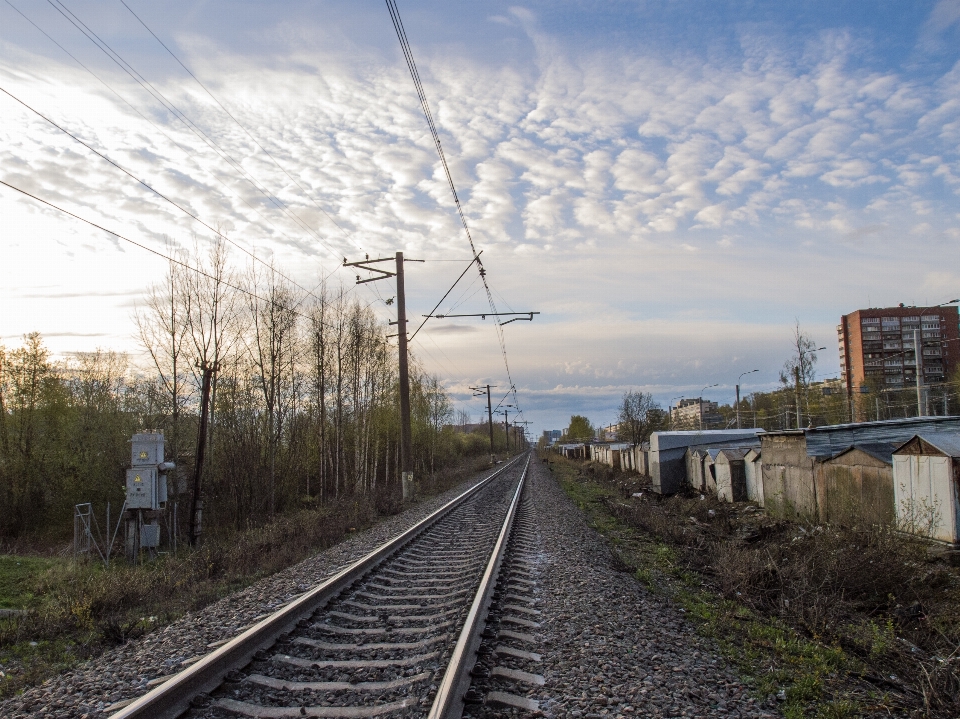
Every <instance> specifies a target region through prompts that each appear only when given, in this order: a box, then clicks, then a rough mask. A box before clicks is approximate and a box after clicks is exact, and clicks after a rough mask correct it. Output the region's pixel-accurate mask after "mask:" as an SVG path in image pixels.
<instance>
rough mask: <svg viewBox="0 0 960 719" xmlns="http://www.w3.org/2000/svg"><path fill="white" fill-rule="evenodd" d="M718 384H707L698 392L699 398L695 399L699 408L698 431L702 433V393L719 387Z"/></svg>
mask: <svg viewBox="0 0 960 719" xmlns="http://www.w3.org/2000/svg"><path fill="white" fill-rule="evenodd" d="M719 386H720V385H719V384H708V385H707V386H706V387H704V388H703V389H702V390H700V396H699V397H697V403H698V406H699V408H700V431H701V432H702V431H703V393H704V391H705V390H708V389H710V388H711V387H719Z"/></svg>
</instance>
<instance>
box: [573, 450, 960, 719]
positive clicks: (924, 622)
mask: <svg viewBox="0 0 960 719" xmlns="http://www.w3.org/2000/svg"><path fill="white" fill-rule="evenodd" d="M578 471H579V472H580V477H581V479H584V480H589V481H591V482H592V483H597V484H598V485H600V486H601V487H603V488H604V489H605V490H606V491H605V493H604V495H603V499H602V501H603V503H604V505H605V507H606V511H607V512H609V514H610V515H611V516H612V517H614V518H615V519H616V520H618V521H619V522H621V523H623V524H625V525H627V526H629V527H633V528H635V529H638V530H640V531H642V532H643V533H645V534H648V535H651V536H653V537H655V538H656V539H657V540H658V541H660V542H663V543H664V544H665V545H667V546H668V547H671V548H672V549H673V554H674V555H675V560H674V561H675V563H676V565H677V572H678V573H680V574H682V573H683V572H688V573H689V572H695V573H696V574H697V575H698V576H700V577H701V578H702V580H703V581H704V582H705V583H706V584H707V585H708V586H709V587H711V588H712V589H713V590H715V591H716V592H718V593H719V594H721V595H722V596H723V597H724V598H725V599H727V600H730V601H733V602H736V603H737V604H739V605H741V606H744V607H747V608H749V609H750V610H752V611H753V612H756V613H758V614H760V615H763V616H769V617H772V618H775V619H777V620H780V621H783V622H785V623H786V624H787V625H789V626H792V627H794V628H796V629H797V630H799V631H800V632H801V633H802V634H803V635H804V636H806V637H808V638H810V639H811V640H813V641H816V642H818V643H821V644H822V645H824V646H827V647H837V648H839V649H841V650H842V651H843V652H844V654H845V655H846V656H847V657H849V658H850V660H851V663H850V666H851V667H853V666H856V667H858V668H859V669H858V673H859V676H858V677H857V681H859V682H861V683H866V684H867V685H871V686H873V687H875V688H876V689H877V691H879V692H886V693H889V694H891V695H893V700H892V704H893V705H898V706H899V707H900V708H901V709H903V710H905V711H906V713H909V714H911V715H914V716H918V717H920V716H924V717H943V718H944V719H946V718H947V717H950V718H951V719H952V718H954V717H957V716H960V572H958V571H957V569H956V568H954V567H952V566H950V564H949V563H948V562H947V561H946V560H945V559H944V555H942V554H940V555H938V554H937V553H936V552H931V545H930V544H929V543H926V542H923V541H920V540H917V539H914V538H911V537H909V536H905V535H903V534H901V533H898V532H896V531H894V530H893V529H892V528H890V527H882V526H869V525H857V526H832V525H821V526H816V525H802V524H797V523H793V522H787V521H784V520H774V519H770V518H767V517H766V516H765V515H764V514H763V512H762V511H757V509H756V507H754V506H753V505H750V504H746V503H742V504H736V505H732V504H727V503H720V502H718V501H717V500H716V499H715V498H711V497H703V498H702V497H701V495H700V494H687V495H685V496H674V497H660V496H659V495H657V494H654V493H652V492H650V491H649V483H648V481H644V479H642V478H639V477H637V475H630V474H620V473H615V472H613V470H611V469H610V468H608V467H605V466H602V465H592V464H587V465H581V466H580V467H579V468H578ZM640 492H642V497H640V498H636V497H634V496H633V495H634V494H636V493H640ZM890 704H891V702H888V706H889V705H890Z"/></svg>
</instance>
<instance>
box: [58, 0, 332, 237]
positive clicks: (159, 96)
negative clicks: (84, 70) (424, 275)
mask: <svg viewBox="0 0 960 719" xmlns="http://www.w3.org/2000/svg"><path fill="white" fill-rule="evenodd" d="M47 2H48V3H49V4H50V5H51V6H52V7H53V8H54V9H55V10H57V12H59V13H60V14H61V15H62V16H63V17H64V18H65V19H66V20H67V21H68V22H69V23H70V24H72V25H73V26H74V27H75V28H76V29H77V30H78V31H79V32H81V33H82V34H83V35H84V36H85V37H86V38H87V39H88V40H90V42H92V43H93V44H94V45H96V46H97V48H98V49H100V51H101V52H103V53H104V54H105V55H106V56H107V57H108V58H109V59H110V60H112V61H113V62H114V63H115V64H116V65H117V66H118V67H119V68H120V69H121V70H123V71H124V72H125V73H126V74H127V75H129V76H130V77H131V78H132V79H133V80H134V82H136V83H137V84H138V85H140V87H141V88H143V90H144V91H145V92H147V93H148V94H149V95H150V96H151V97H153V98H154V99H155V100H156V101H157V102H158V103H160V104H161V105H162V106H163V107H164V109H166V110H167V112H169V113H170V114H172V115H173V116H174V117H175V118H177V120H179V121H180V122H181V123H182V124H183V125H184V126H185V127H186V128H187V129H188V130H189V131H190V132H192V133H193V134H194V135H195V136H196V137H197V138H198V139H200V140H201V141H202V142H203V143H204V144H206V145H207V147H209V148H210V149H211V150H213V151H214V152H215V153H216V154H217V155H218V156H219V157H220V158H221V159H222V160H223V161H224V162H226V163H227V164H229V165H230V166H231V167H232V168H233V169H234V170H235V171H236V172H238V173H239V174H240V175H241V176H242V177H243V178H244V179H246V180H247V181H248V182H250V184H252V185H253V186H254V187H255V188H256V189H257V191H258V192H260V193H261V194H262V195H263V196H264V197H265V198H266V199H267V201H268V202H270V203H272V204H273V205H274V206H276V207H277V208H278V209H279V210H280V211H281V212H283V213H284V214H286V215H287V216H288V217H289V218H290V219H292V220H293V221H294V222H295V223H296V224H297V225H299V226H300V227H301V229H303V230H304V231H306V232H307V233H309V234H312V235H313V236H314V237H316V239H317V241H318V242H319V243H320V244H321V245H322V246H323V247H324V248H326V249H327V250H328V251H329V252H330V253H331V254H332V255H334V256H339V253H338V252H335V251H334V250H333V248H332V247H330V246H329V245H327V243H326V242H325V241H324V239H323V238H322V237H321V236H320V234H319V233H318V232H317V231H316V230H314V229H313V228H312V227H310V226H309V225H308V224H307V223H306V222H304V221H303V220H302V219H300V217H299V216H298V215H297V214H296V213H294V212H293V211H292V210H291V209H290V208H289V207H288V206H287V205H286V203H284V202H283V201H282V200H281V199H280V198H278V197H277V196H276V195H273V194H272V193H270V192H269V191H268V190H267V189H266V187H265V186H264V185H263V184H262V183H260V182H259V181H258V180H257V179H256V178H255V177H253V176H252V175H251V174H250V173H249V172H247V171H246V170H245V169H244V168H243V166H242V165H241V164H240V163H239V162H238V161H237V160H235V159H234V158H233V157H232V156H231V155H230V153H228V152H227V151H226V150H224V149H223V148H222V147H220V145H219V143H217V142H216V141H215V140H214V139H213V138H211V137H210V136H209V135H207V133H205V132H204V131H203V130H202V129H200V127H199V126H197V125H196V123H194V122H193V121H192V120H191V119H190V118H189V117H187V115H186V114H185V113H184V112H182V111H181V110H180V109H179V108H178V107H177V106H176V105H175V104H174V103H173V102H171V101H170V100H168V99H167V97H166V96H165V95H164V94H163V93H162V92H160V91H159V90H157V88H156V87H154V86H153V84H152V83H151V82H150V81H149V80H147V79H146V78H145V77H143V75H141V74H140V73H139V72H138V71H137V70H136V69H135V68H134V67H133V66H132V65H131V64H130V63H128V62H127V61H126V60H124V59H123V57H122V56H121V55H120V54H119V53H118V52H116V51H115V50H114V49H113V48H112V47H110V45H109V44H108V43H107V42H106V41H104V40H103V39H102V38H101V37H100V36H99V35H97V34H96V33H95V32H94V31H93V30H91V29H90V27H89V26H87V25H86V24H85V23H84V22H83V21H82V20H80V18H79V17H77V16H76V14H74V13H73V11H71V10H70V9H69V8H68V7H67V6H66V5H64V4H63V2H62V0H47Z"/></svg>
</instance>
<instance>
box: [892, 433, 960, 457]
mask: <svg viewBox="0 0 960 719" xmlns="http://www.w3.org/2000/svg"><path fill="white" fill-rule="evenodd" d="M914 437H919V438H920V439H922V440H923V441H925V442H927V443H928V444H932V445H933V446H934V447H936V448H937V449H939V450H940V451H941V452H943V453H944V454H945V455H947V456H948V457H960V432H938V433H935V434H934V433H927V432H923V433H920V434H916V435H914ZM914 437H910V439H908V440H906V441H904V442H903V443H902V444H900V445H899V446H898V447H897V448H896V449H895V450H894V453H896V452H898V451H899V450H900V448H901V447H903V445H905V444H907V442H909V441H910V440H911V439H913V438H914Z"/></svg>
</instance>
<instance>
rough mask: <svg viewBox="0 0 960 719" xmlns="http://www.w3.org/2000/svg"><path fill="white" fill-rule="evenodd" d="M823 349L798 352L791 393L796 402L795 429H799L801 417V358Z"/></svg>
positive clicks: (823, 348)
mask: <svg viewBox="0 0 960 719" xmlns="http://www.w3.org/2000/svg"><path fill="white" fill-rule="evenodd" d="M825 349H826V347H817V348H816V349H812V350H799V352H800V357H799V361H798V362H797V366H796V367H794V368H793V374H794V377H795V379H796V384H795V386H794V389H793V393H794V399H795V400H796V401H797V429H801V427H800V415H801V412H800V368H801V367H803V356H804V355H805V354H810V353H813V352H819V351H820V350H825Z"/></svg>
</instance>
